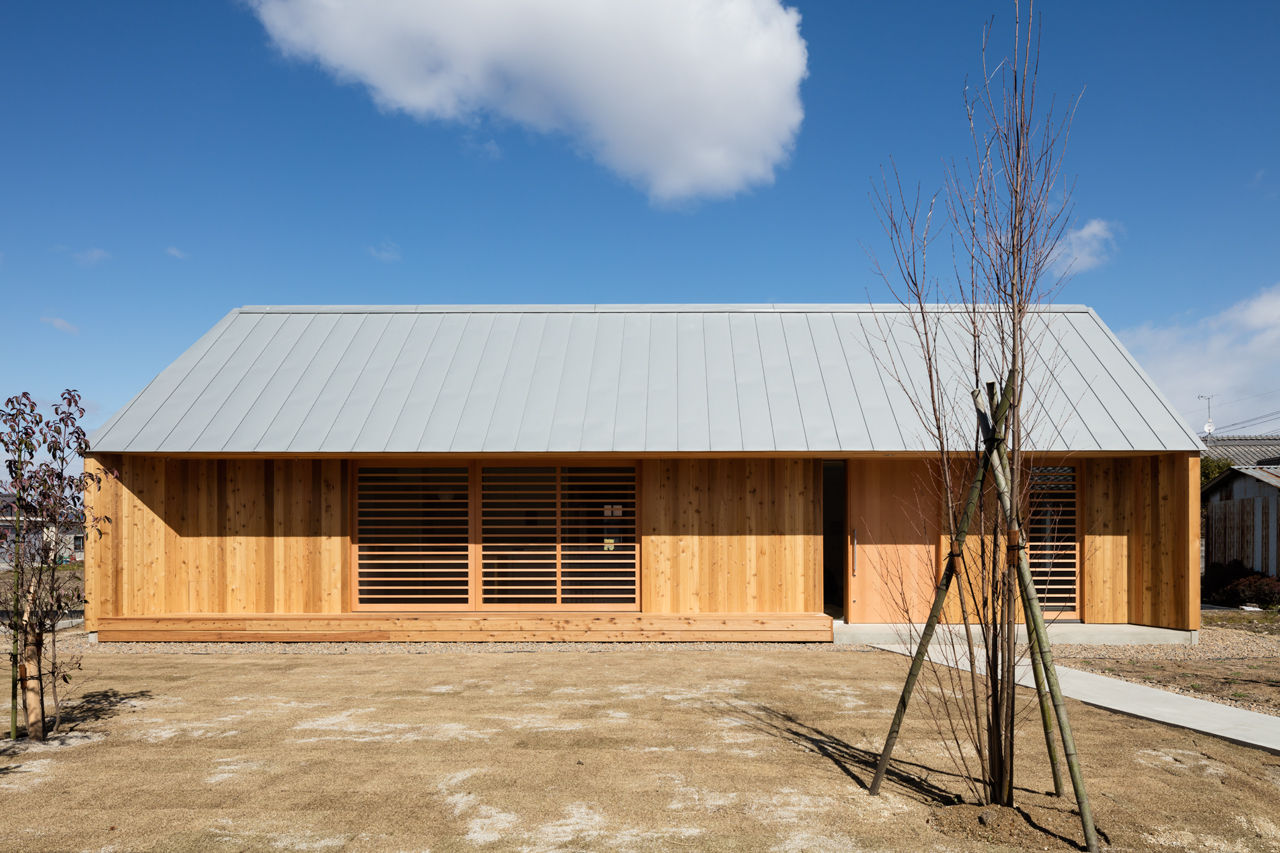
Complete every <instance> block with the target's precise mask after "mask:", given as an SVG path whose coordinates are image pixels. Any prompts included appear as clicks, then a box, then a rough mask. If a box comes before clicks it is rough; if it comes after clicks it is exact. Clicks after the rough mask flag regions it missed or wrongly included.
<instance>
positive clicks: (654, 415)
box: [644, 314, 679, 450]
mask: <svg viewBox="0 0 1280 853" xmlns="http://www.w3.org/2000/svg"><path fill="white" fill-rule="evenodd" d="M647 392H648V393H647V395H646V396H647V400H648V402H647V404H646V406H645V413H644V414H645V443H644V448H645V450H661V449H662V448H664V447H669V448H673V449H674V448H675V447H677V446H678V436H679V431H678V429H677V425H676V318H675V316H674V315H672V314H655V315H653V316H652V317H651V318H650V320H649V387H648V389H647Z"/></svg>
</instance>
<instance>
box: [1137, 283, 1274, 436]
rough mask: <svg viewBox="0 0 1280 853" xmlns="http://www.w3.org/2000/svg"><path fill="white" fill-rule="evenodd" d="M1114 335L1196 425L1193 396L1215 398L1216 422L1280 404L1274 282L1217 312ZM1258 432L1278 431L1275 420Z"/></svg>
mask: <svg viewBox="0 0 1280 853" xmlns="http://www.w3.org/2000/svg"><path fill="white" fill-rule="evenodd" d="M1119 334H1120V338H1121V339H1122V340H1123V341H1124V342H1125V344H1126V346H1128V347H1129V350H1130V351H1131V352H1132V353H1133V355H1134V357H1136V358H1137V359H1138V362H1139V363H1140V364H1141V365H1142V366H1143V368H1145V369H1146V371H1147V372H1148V373H1149V374H1151V378H1152V379H1154V380H1155V383H1156V386H1157V387H1159V388H1160V390H1161V391H1162V392H1163V393H1164V394H1165V396H1166V397H1168V398H1169V402H1171V403H1172V404H1173V405H1174V407H1175V408H1176V409H1177V410H1178V411H1179V412H1180V413H1181V414H1182V416H1183V417H1184V418H1186V419H1187V422H1188V423H1189V424H1190V425H1191V426H1193V427H1194V428H1195V429H1197V430H1199V429H1200V427H1201V426H1202V425H1203V424H1204V420H1205V403H1204V401H1203V400H1198V399H1196V397H1197V395H1199V394H1213V395H1215V396H1214V400H1213V420H1214V422H1215V423H1216V424H1218V425H1220V426H1221V425H1226V424H1230V423H1232V422H1235V421H1243V420H1245V419H1247V418H1250V417H1253V416H1256V415H1260V414H1263V413H1265V412H1271V411H1275V410H1277V409H1280V284H1274V285H1272V286H1271V287H1266V288H1263V289H1262V290H1260V291H1258V292H1257V293H1256V294H1254V295H1253V296H1251V297H1249V298H1248V299H1244V300H1242V301H1240V302H1237V303H1236V304H1234V305H1232V306H1230V307H1229V308H1226V309H1224V310H1222V311H1219V312H1217V313H1216V314H1211V315H1208V316H1205V317H1201V318H1199V319H1193V320H1188V321H1186V322H1172V323H1168V324H1165V325H1156V324H1151V323H1148V324H1145V325H1142V326H1139V327H1137V328H1135V329H1128V330H1125V331H1122V332H1120V333H1119ZM1259 429H1261V430H1262V431H1267V430H1280V424H1277V423H1271V424H1266V425H1263V426H1261V427H1260V428H1259ZM1233 431H1234V430H1233ZM1243 431H1244V432H1248V431H1250V430H1248V429H1246V430H1243Z"/></svg>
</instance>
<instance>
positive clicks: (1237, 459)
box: [1201, 433, 1280, 465]
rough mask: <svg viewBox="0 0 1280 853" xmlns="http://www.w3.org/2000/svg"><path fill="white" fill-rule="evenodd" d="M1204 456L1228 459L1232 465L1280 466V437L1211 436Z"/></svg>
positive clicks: (1208, 436)
mask: <svg viewBox="0 0 1280 853" xmlns="http://www.w3.org/2000/svg"><path fill="white" fill-rule="evenodd" d="M1201 441H1203V442H1204V455H1205V456H1206V457H1215V458H1218V459H1226V460H1227V461H1228V462H1230V463H1231V464H1232V465H1280V435H1277V434H1272V435H1213V434H1212V433H1210V434H1209V435H1206V436H1204V438H1202V439H1201Z"/></svg>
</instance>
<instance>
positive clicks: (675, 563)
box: [640, 459, 822, 613]
mask: <svg viewBox="0 0 1280 853" xmlns="http://www.w3.org/2000/svg"><path fill="white" fill-rule="evenodd" d="M821 478H822V466H821V463H820V462H817V461H814V460H805V459H751V460H744V459H681V460H673V459H661V460H648V461H645V462H643V463H641V487H640V504H641V510H640V527H641V565H642V566H643V571H642V573H641V595H640V599H641V607H642V609H643V610H644V611H645V612H647V613H717V612H719V613H725V612H728V613H771V612H772V613H803V612H817V611H821V610H822V479H821Z"/></svg>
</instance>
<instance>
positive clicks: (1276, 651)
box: [1053, 627, 1280, 716]
mask: <svg viewBox="0 0 1280 853" xmlns="http://www.w3.org/2000/svg"><path fill="white" fill-rule="evenodd" d="M1053 655H1054V659H1055V660H1057V661H1058V662H1059V663H1061V664H1062V665H1063V666H1068V667H1073V668H1076V669H1083V670H1088V671H1089V672H1096V673H1099V674H1101V675H1107V676H1111V677H1112V678H1122V679H1124V680H1126V681H1132V682H1134V683H1136V684H1145V685H1147V686H1151V687H1159V688H1160V689H1161V690H1168V691H1170V692H1173V693H1180V694H1182V695H1185V696H1194V697H1196V698H1197V699H1208V700H1210V701H1213V702H1219V703H1221V704H1224V705H1232V706H1234V707H1237V708H1244V709H1245V710H1248V711H1257V712H1259V713H1262V714H1271V715H1274V716H1280V638H1277V637H1274V636H1268V635H1265V634H1259V633H1253V632H1251V631H1243V630H1238V629H1235V628H1215V627H1204V628H1202V629H1201V631H1200V642H1199V643H1197V644H1196V645H1194V646H1182V645H1152V646H1089V645H1065V644H1064V645H1058V646H1054V647H1053Z"/></svg>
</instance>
